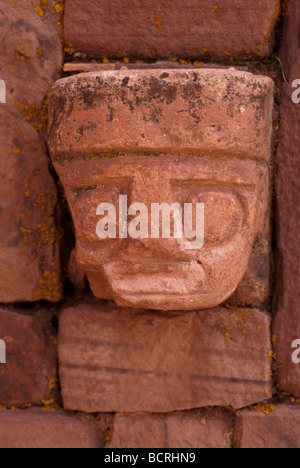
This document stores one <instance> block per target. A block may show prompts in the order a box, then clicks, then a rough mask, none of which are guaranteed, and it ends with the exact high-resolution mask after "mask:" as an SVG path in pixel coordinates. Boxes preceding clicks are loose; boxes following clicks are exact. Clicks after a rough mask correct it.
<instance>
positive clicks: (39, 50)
mask: <svg viewBox="0 0 300 468" xmlns="http://www.w3.org/2000/svg"><path fill="white" fill-rule="evenodd" d="M42 55H43V48H42V47H39V48H38V49H37V51H36V56H37V57H41V56H42Z"/></svg>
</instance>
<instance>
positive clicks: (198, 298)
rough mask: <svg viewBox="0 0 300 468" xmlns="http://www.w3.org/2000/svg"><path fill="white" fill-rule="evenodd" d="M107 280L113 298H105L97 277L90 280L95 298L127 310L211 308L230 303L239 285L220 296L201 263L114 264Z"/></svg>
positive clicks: (106, 268)
mask: <svg viewBox="0 0 300 468" xmlns="http://www.w3.org/2000/svg"><path fill="white" fill-rule="evenodd" d="M104 276H105V280H106V281H105V282H106V284H107V286H108V289H109V291H110V293H109V297H108V296H107V295H105V296H104V295H103V292H102V289H101V285H100V283H102V281H100V280H99V278H98V280H97V279H96V278H95V277H94V278H93V279H92V278H90V279H91V280H92V281H90V282H91V287H92V290H93V292H94V294H95V295H96V296H97V297H100V298H106V299H113V300H114V301H115V302H116V303H117V304H118V305H119V306H123V307H125V306H126V307H134V308H145V309H160V310H191V309H193V308H210V307H214V306H215V305H217V304H220V303H221V302H223V301H224V300H225V299H227V298H228V297H229V296H230V295H231V294H232V293H233V291H234V290H235V288H236V284H235V285H234V286H233V287H232V288H231V289H229V288H228V285H227V287H226V288H225V289H226V290H225V291H224V290H222V288H218V291H217V292H216V290H215V288H212V287H211V286H212V285H210V284H209V279H208V277H207V275H206V273H205V268H204V267H203V265H201V264H200V263H198V262H186V263H169V264H167V263H166V264H161V263H160V264H152V263H140V264H136V263H133V262H112V263H108V264H106V265H105V266H104ZM102 284H103V283H102ZM213 290H214V291H213ZM212 291H213V292H212Z"/></svg>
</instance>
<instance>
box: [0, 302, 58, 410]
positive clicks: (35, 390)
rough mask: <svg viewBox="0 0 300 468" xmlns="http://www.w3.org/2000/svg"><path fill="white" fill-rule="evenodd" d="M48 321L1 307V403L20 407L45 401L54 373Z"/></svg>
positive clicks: (53, 355) (46, 317)
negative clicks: (3, 361) (3, 351)
mask: <svg viewBox="0 0 300 468" xmlns="http://www.w3.org/2000/svg"><path fill="white" fill-rule="evenodd" d="M46 320H49V317H48V315H47V314H45V319H43V318H38V317H34V316H29V315H25V314H23V313H18V312H13V311H10V310H5V309H0V339H2V340H4V342H5V344H6V364H0V406H5V407H10V406H22V405H26V404H35V403H38V402H40V401H41V400H43V399H44V400H46V398H47V394H48V391H49V383H50V380H51V379H52V378H53V377H54V376H55V366H56V357H55V348H54V347H53V346H50V336H49V331H50V330H47V328H46V323H45V321H46Z"/></svg>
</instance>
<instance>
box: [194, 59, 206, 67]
mask: <svg viewBox="0 0 300 468" xmlns="http://www.w3.org/2000/svg"><path fill="white" fill-rule="evenodd" d="M194 65H195V67H203V65H204V62H201V61H200V60H196V61H195V62H194Z"/></svg>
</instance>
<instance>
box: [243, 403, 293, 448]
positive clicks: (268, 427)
mask: <svg viewBox="0 0 300 468" xmlns="http://www.w3.org/2000/svg"><path fill="white" fill-rule="evenodd" d="M241 418H242V427H243V429H242V448H246V449H247V448H259V449H261V448H266V449H271V448H273V449H274V448H276V449H279V448H289V449H298V448H299V447H300V408H299V407H298V406H295V407H293V406H288V405H277V406H275V411H274V412H271V413H269V414H268V415H266V414H263V413H259V412H256V411H251V410H245V411H243V412H241Z"/></svg>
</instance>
